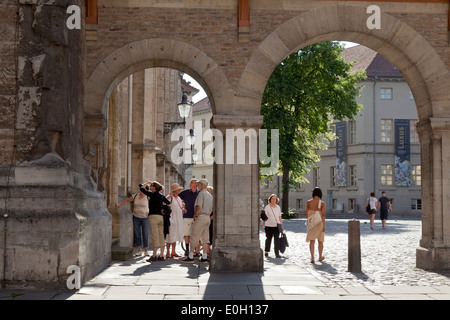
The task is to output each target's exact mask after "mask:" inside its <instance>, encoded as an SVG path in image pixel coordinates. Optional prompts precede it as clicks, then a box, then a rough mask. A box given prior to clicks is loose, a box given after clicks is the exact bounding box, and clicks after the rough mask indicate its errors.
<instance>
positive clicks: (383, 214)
mask: <svg viewBox="0 0 450 320" xmlns="http://www.w3.org/2000/svg"><path fill="white" fill-rule="evenodd" d="M377 208H378V209H379V210H380V219H381V223H382V225H383V229H385V228H386V220H387V219H388V212H392V205H391V201H390V200H389V198H388V197H386V192H384V191H383V192H381V198H380V199H378V206H377Z"/></svg>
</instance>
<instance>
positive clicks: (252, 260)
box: [211, 115, 263, 272]
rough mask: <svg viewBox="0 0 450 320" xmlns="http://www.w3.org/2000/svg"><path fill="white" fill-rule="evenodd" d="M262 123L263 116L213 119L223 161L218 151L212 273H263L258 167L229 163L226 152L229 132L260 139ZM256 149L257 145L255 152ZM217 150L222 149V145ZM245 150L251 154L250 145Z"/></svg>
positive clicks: (255, 165)
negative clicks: (242, 132) (252, 132)
mask: <svg viewBox="0 0 450 320" xmlns="http://www.w3.org/2000/svg"><path fill="white" fill-rule="evenodd" d="M262 122H263V119H262V116H224V115H215V116H213V119H212V124H213V127H214V128H216V129H219V130H220V132H222V135H223V159H218V158H217V157H220V151H218V150H215V155H216V159H215V160H216V162H215V163H214V238H215V239H214V243H213V249H212V250H211V271H213V272H262V271H263V251H262V249H261V248H260V242H259V225H258V224H259V215H258V210H259V164H258V163H256V164H251V163H250V161H249V159H248V157H246V161H245V164H237V162H236V161H226V155H227V154H229V153H230V152H231V150H230V149H229V148H228V149H227V143H226V140H227V129H231V130H237V129H242V130H244V132H250V131H247V130H254V132H256V136H258V134H259V129H260V127H261V125H262ZM230 133H231V132H230V131H228V134H230ZM238 143H239V142H237V143H235V144H234V146H236V144H238ZM241 146H242V145H241ZM257 146H258V145H257V144H256V148H257ZM252 147H255V146H254V145H253V146H252ZM217 148H220V144H219V145H217ZM245 150H246V152H248V150H249V143H248V142H247V143H246V146H245ZM221 160H223V161H221ZM229 160H231V159H229ZM234 160H236V156H235V157H234ZM218 162H219V163H218ZM230 162H231V163H230Z"/></svg>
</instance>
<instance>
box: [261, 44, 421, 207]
mask: <svg viewBox="0 0 450 320" xmlns="http://www.w3.org/2000/svg"><path fill="white" fill-rule="evenodd" d="M342 56H343V57H344V59H345V60H346V61H357V63H356V64H355V65H354V70H365V71H366V73H367V78H366V79H365V80H363V81H361V83H360V84H361V85H362V86H364V88H363V90H362V92H361V97H358V98H357V101H358V103H361V104H362V105H364V109H362V110H361V112H360V113H359V114H358V115H356V116H355V119H354V120H347V121H345V122H344V123H334V128H335V130H336V134H337V135H338V136H339V138H340V139H337V140H336V142H334V143H332V144H331V145H330V147H329V149H328V150H326V151H322V152H321V153H320V155H321V161H320V162H318V163H317V164H316V167H315V168H312V169H311V172H310V176H309V177H307V179H308V180H309V182H310V183H309V184H303V185H302V186H301V188H300V190H299V192H291V193H290V196H289V207H290V208H292V209H295V210H296V211H299V212H304V211H305V206H306V201H307V200H308V199H310V198H311V192H312V190H313V188H314V187H315V186H318V187H320V188H321V189H322V192H323V195H324V196H323V200H324V201H326V203H327V207H328V210H327V211H328V212H330V209H332V210H333V212H348V213H353V212H364V207H365V203H366V199H367V197H368V196H369V194H370V193H371V192H375V194H376V197H380V196H381V192H382V191H386V193H387V196H388V197H389V198H390V199H391V202H392V205H393V210H394V212H395V213H397V214H420V213H421V166H420V144H419V140H418V135H417V134H416V130H415V122H416V121H417V118H418V117H417V109H416V105H415V102H414V97H413V96H412V93H411V91H410V89H409V87H408V84H407V83H406V81H405V79H404V78H403V77H402V75H401V74H400V72H399V71H398V70H397V69H396V68H395V67H394V66H393V65H392V64H391V63H390V62H389V61H387V60H386V59H385V58H384V57H383V56H381V55H380V54H378V53H377V52H375V51H373V50H371V49H369V48H366V47H364V46H356V47H352V48H349V49H346V50H345V51H344V52H343V53H342ZM408 127H409V134H408ZM396 128H397V130H396ZM405 135H407V136H405ZM344 136H345V137H344ZM408 138H409V139H408ZM408 140H409V141H408ZM337 146H338V147H337ZM337 148H338V149H339V150H338V151H339V152H340V153H339V155H340V157H339V158H338V156H337V154H338V153H337V150H336V149H337ZM396 156H397V159H400V161H397V164H396ZM337 159H340V160H342V161H343V163H344V165H343V166H342V167H343V168H345V169H344V170H343V172H341V170H340V168H339V166H338V165H337V164H338V163H339V162H337ZM341 173H342V174H341ZM274 180H275V179H274ZM268 188H269V189H270V188H273V183H272V184H270V185H268ZM264 189H267V187H262V191H263V190H264ZM265 193H267V192H265Z"/></svg>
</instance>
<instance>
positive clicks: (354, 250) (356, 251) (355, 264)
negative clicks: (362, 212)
mask: <svg viewBox="0 0 450 320" xmlns="http://www.w3.org/2000/svg"><path fill="white" fill-rule="evenodd" d="M348 271H349V272H354V273H360V272H361V241H360V224H359V220H355V219H353V220H349V221H348Z"/></svg>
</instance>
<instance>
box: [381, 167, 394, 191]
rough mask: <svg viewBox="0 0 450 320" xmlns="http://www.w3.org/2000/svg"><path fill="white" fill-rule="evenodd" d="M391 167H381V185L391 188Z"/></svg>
mask: <svg viewBox="0 0 450 320" xmlns="http://www.w3.org/2000/svg"><path fill="white" fill-rule="evenodd" d="M392 175H393V165H391V164H386V165H381V185H382V186H392Z"/></svg>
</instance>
